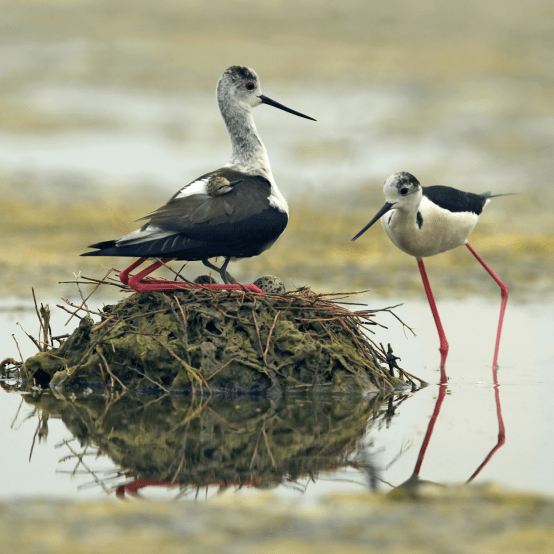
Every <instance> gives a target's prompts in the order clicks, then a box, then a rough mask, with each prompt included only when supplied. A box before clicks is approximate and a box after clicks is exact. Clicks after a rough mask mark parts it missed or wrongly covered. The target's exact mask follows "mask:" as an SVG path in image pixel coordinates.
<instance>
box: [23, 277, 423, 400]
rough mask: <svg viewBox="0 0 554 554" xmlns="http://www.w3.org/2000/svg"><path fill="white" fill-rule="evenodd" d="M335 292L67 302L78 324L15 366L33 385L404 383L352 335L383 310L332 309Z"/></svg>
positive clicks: (325, 386) (270, 387) (379, 354)
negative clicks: (98, 306) (96, 307)
mask: <svg viewBox="0 0 554 554" xmlns="http://www.w3.org/2000/svg"><path fill="white" fill-rule="evenodd" d="M344 298H345V296H344V295H342V296H338V295H336V294H331V295H322V294H315V293H313V292H311V291H310V290H309V289H306V288H305V289H300V290H297V291H294V292H285V293H279V294H255V293H252V292H249V291H246V290H245V291H215V290H209V289H203V288H201V289H191V290H179V291H172V292H168V293H162V292H153V293H141V294H133V295H131V296H128V297H126V298H125V299H123V300H121V301H120V302H118V303H117V304H115V305H113V306H106V307H104V309H103V311H102V312H101V313H98V312H93V311H92V310H90V309H88V308H87V307H86V306H85V305H83V306H81V307H79V306H75V308H77V309H76V310H72V311H73V312H74V313H75V314H76V315H77V316H78V317H81V322H80V325H79V327H78V328H77V329H76V330H75V331H74V333H73V334H72V335H71V336H70V337H69V338H68V339H67V340H66V341H65V342H63V343H62V344H61V346H60V347H59V348H50V349H48V350H47V351H43V352H39V353H38V354H37V355H35V356H33V357H32V358H29V359H28V360H27V361H26V363H25V369H26V371H27V372H28V375H29V376H32V377H34V379H35V381H36V382H38V383H40V384H42V385H43V386H44V385H45V384H47V383H48V382H50V384H51V385H53V386H58V387H60V386H62V385H63V386H64V387H74V388H75V387H77V388H78V387H80V386H89V385H90V386H95V385H96V386H101V387H103V388H104V387H107V386H111V387H115V388H116V389H120V390H122V389H138V390H148V389H156V390H158V391H160V390H163V391H165V392H169V391H192V392H197V393H199V392H201V391H202V393H203V394H205V393H206V392H208V393H210V392H223V393H231V394H237V393H256V392H262V391H269V392H273V393H277V394H279V393H281V392H283V391H285V390H289V391H305V390H311V391H325V392H345V393H355V392H358V393H361V392H366V391H369V390H377V389H380V390H383V389H388V390H391V389H394V388H397V387H398V386H405V385H406V384H407V382H409V383H410V384H411V385H412V386H414V384H413V381H412V376H411V375H409V374H407V373H406V372H403V371H402V370H400V369H399V368H398V367H397V366H396V364H395V357H394V356H393V355H392V350H391V349H390V347H389V351H388V352H386V351H385V349H384V348H383V347H382V346H381V347H378V346H377V345H376V344H375V343H374V342H373V341H372V340H371V339H369V338H368V337H367V335H366V334H364V332H362V326H363V325H377V324H376V322H375V321H374V317H375V314H376V313H377V312H378V311H384V310H362V311H356V312H352V311H350V310H348V309H347V308H345V307H343V306H341V305H340V301H341V300H343V299H344ZM387 311H388V309H387ZM92 315H96V316H100V318H101V321H100V322H99V323H94V322H93V320H92V317H91V316H92ZM43 328H44V329H47V328H48V326H47V325H44V326H43ZM45 337H46V340H45V341H44V342H45V343H48V333H47V332H46V333H45ZM43 350H44V349H43ZM393 367H396V369H398V370H399V371H398V376H394V375H393V373H392V368H393ZM50 380H51V381H50Z"/></svg>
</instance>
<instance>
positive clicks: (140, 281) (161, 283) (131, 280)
mask: <svg viewBox="0 0 554 554" xmlns="http://www.w3.org/2000/svg"><path fill="white" fill-rule="evenodd" d="M145 260H146V258H140V260H137V261H136V262H134V263H133V264H131V265H130V266H129V267H128V268H127V269H124V270H123V271H122V272H121V273H120V274H119V279H120V280H121V282H122V283H123V284H124V285H128V286H130V287H131V288H132V289H134V290H136V291H139V292H142V291H156V290H158V291H159V290H175V289H187V288H195V289H198V288H200V287H204V288H208V289H216V290H244V289H246V290H249V291H251V292H257V293H263V290H261V289H260V288H258V287H257V286H256V285H254V284H253V283H247V284H244V285H242V284H238V283H237V284H229V285H209V284H206V285H196V284H194V283H186V282H179V281H168V280H166V279H144V278H145V277H146V276H147V275H150V273H152V272H153V271H155V270H156V269H158V268H159V267H161V266H162V265H164V264H165V263H166V262H167V261H168V259H162V260H158V261H156V262H155V263H153V264H151V265H149V266H148V267H147V268H146V269H143V270H142V271H141V272H139V273H137V274H136V275H133V276H129V273H130V272H131V271H133V269H136V268H137V267H138V266H140V265H141V264H143V263H144V262H145Z"/></svg>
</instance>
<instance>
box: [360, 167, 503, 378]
mask: <svg viewBox="0 0 554 554" xmlns="http://www.w3.org/2000/svg"><path fill="white" fill-rule="evenodd" d="M383 190H384V192H385V198H386V202H385V205H384V206H383V207H382V208H381V209H380V210H379V212H378V213H377V214H376V215H375V217H374V218H373V219H372V220H371V221H370V222H369V223H368V224H367V225H366V226H365V227H364V228H363V229H362V230H361V231H360V232H359V233H358V234H357V235H356V236H355V237H354V238H353V239H352V240H353V241H354V240H356V239H357V238H358V237H359V236H360V235H362V234H363V233H365V232H366V231H367V230H368V229H369V228H370V227H371V226H372V225H373V224H374V223H375V222H376V221H377V220H378V219H381V223H382V225H383V228H384V229H385V233H386V234H387V235H388V237H389V238H390V239H391V241H392V242H393V243H394V244H395V245H396V246H397V247H398V248H400V250H403V251H404V252H406V253H407V254H410V255H411V256H415V258H416V260H417V265H418V267H419V271H420V273H421V278H422V280H423V286H424V287H425V292H426V294H427V299H428V300H429V305H430V306H431V311H432V312H433V317H434V319H435V324H436V326H437V331H438V333H439V340H440V348H439V351H440V353H441V371H442V372H443V377H446V376H445V375H444V363H445V361H446V356H447V355H448V341H447V340H446V335H445V334H444V330H443V327H442V323H441V321H440V318H439V312H438V310H437V306H436V304H435V299H434V298H433V293H432V291H431V285H430V284H429V279H428V278H427V272H426V271H425V265H424V264H423V258H425V257H427V256H434V255H435V254H440V253H441V252H446V251H447V250H451V249H453V248H456V247H457V246H461V245H463V244H465V245H466V246H467V247H468V248H469V250H470V252H471V253H472V254H473V255H474V256H475V258H476V259H477V261H478V262H479V263H480V264H481V265H482V266H483V267H484V268H485V269H486V270H487V272H488V273H489V275H490V276H491V277H492V278H493V279H494V280H495V281H496V283H497V284H498V286H499V287H500V294H501V297H502V302H501V307H500V318H499V321H498V330H497V334H496V345H495V350H494V360H493V366H494V367H496V366H497V362H498V348H499V346H500V335H501V333H502V323H503V321H504V312H505V311H506V304H507V303H508V287H507V285H506V284H505V283H504V282H503V281H502V280H501V279H500V277H498V275H496V273H494V271H493V270H492V269H491V268H490V267H489V266H488V265H487V264H486V263H485V261H484V260H483V259H482V258H481V257H480V256H479V255H478V254H477V252H476V251H475V250H474V249H473V247H472V246H471V245H470V244H469V242H468V241H467V239H468V237H469V235H470V234H471V232H472V231H473V229H474V227H475V225H476V224H477V221H478V220H479V216H480V215H481V212H482V211H483V210H484V209H485V206H486V205H487V204H488V203H489V202H490V199H491V198H494V197H496V196H507V195H505V194H495V195H491V193H490V192H485V193H483V194H473V193H471V192H463V191H461V190H458V189H455V188H452V187H443V186H433V187H422V186H421V184H420V183H419V181H418V180H417V179H416V178H415V177H414V176H413V175H411V174H410V173H407V172H405V171H402V172H400V173H395V174H394V175H391V176H390V177H389V178H388V179H387V180H386V181H385V186H384V188H383ZM389 212H390V213H389Z"/></svg>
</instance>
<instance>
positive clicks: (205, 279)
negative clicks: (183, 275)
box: [194, 275, 219, 285]
mask: <svg viewBox="0 0 554 554" xmlns="http://www.w3.org/2000/svg"><path fill="white" fill-rule="evenodd" d="M194 282H195V283H196V284H197V285H218V284H219V283H218V282H217V281H216V280H215V279H214V278H213V277H211V276H210V275H199V276H198V277H197V278H196V279H195V280H194Z"/></svg>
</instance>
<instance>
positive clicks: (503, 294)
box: [466, 242, 508, 368]
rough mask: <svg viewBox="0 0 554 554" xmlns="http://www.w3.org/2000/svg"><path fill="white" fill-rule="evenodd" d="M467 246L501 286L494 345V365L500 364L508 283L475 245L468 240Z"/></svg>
mask: <svg viewBox="0 0 554 554" xmlns="http://www.w3.org/2000/svg"><path fill="white" fill-rule="evenodd" d="M466 246H467V247H468V248H469V251H470V252H471V253H472V254H473V255H474V256H475V258H477V261H478V262H479V263H480V264H481V265H482V266H483V267H484V268H485V269H486V270H487V272H488V274H489V275H490V276H491V277H492V278H493V279H494V280H495V281H496V284H497V285H498V286H499V287H500V296H501V298H502V302H501V304H500V317H499V319H498V330H497V331H496V344H495V347H494V358H493V361H492V367H493V368H496V367H497V366H498V349H499V347H500V335H501V334H502V324H503V323H504V313H505V312H506V304H507V303H508V285H506V283H504V281H502V279H500V277H499V276H498V275H497V274H496V273H495V272H494V271H493V270H492V269H491V268H490V267H489V266H488V265H487V264H486V263H485V260H483V258H481V256H479V254H477V252H475V250H474V249H473V246H471V244H469V242H466Z"/></svg>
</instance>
